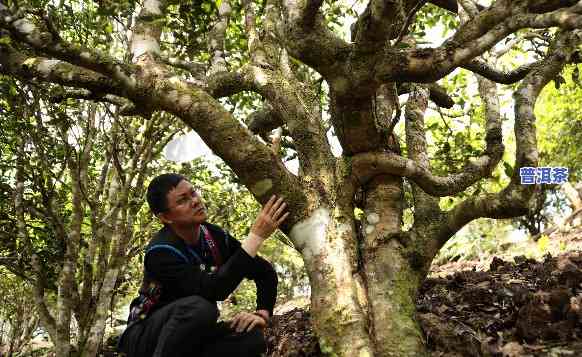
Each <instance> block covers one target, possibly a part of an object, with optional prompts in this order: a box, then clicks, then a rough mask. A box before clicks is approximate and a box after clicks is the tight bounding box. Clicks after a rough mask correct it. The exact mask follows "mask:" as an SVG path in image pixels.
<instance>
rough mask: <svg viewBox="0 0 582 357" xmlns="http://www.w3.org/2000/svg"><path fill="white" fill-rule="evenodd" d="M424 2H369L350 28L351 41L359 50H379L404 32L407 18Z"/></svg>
mask: <svg viewBox="0 0 582 357" xmlns="http://www.w3.org/2000/svg"><path fill="white" fill-rule="evenodd" d="M422 3H424V1H414V2H413V1H385V0H370V2H369V3H368V6H367V7H366V9H365V10H364V12H363V13H362V14H361V15H360V16H359V17H358V20H357V22H356V23H355V24H354V25H353V27H352V41H353V42H355V43H356V46H357V47H358V48H360V49H365V48H367V49H374V47H375V49H379V48H381V47H383V46H384V45H385V44H386V41H387V40H391V39H395V38H396V37H398V36H399V34H401V33H404V32H406V27H408V25H409V23H408V22H409V21H407V20H408V19H409V18H412V17H413V16H414V12H415V10H418V7H419V6H420V5H421V4H422Z"/></svg>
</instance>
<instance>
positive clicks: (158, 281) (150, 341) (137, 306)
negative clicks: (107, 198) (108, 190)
mask: <svg viewBox="0 0 582 357" xmlns="http://www.w3.org/2000/svg"><path fill="white" fill-rule="evenodd" d="M147 201H148V204H149V206H150V209H151V210H152V212H153V213H154V214H155V215H156V216H157V217H158V218H159V219H160V221H161V222H162V223H163V224H164V227H163V228H162V229H161V230H160V231H159V232H158V233H157V234H156V236H155V237H154V238H153V239H152V241H151V242H150V243H149V244H148V246H147V248H146V251H145V258H144V278H143V282H142V286H141V288H140V291H139V293H140V294H139V297H137V298H135V299H134V300H133V301H132V303H131V305H130V316H129V319H128V320H129V322H128V327H127V329H126V330H125V331H124V333H123V335H122V336H121V338H120V341H119V344H118V348H119V350H120V352H123V353H125V354H127V355H128V356H129V357H134V356H136V357H137V356H139V357H149V356H154V357H194V356H205V357H207V356H208V357H210V356H212V357H220V356H241V357H245V356H248V357H256V356H260V354H261V353H262V352H264V351H265V349H266V343H265V340H264V336H263V331H262V330H263V328H264V327H265V326H266V325H267V323H268V321H269V319H270V317H271V315H272V313H273V307H274V305H275V299H276V296H277V275H276V274H275V271H274V270H273V267H272V266H271V264H270V263H269V262H267V261H266V260H264V259H263V258H261V257H259V256H257V251H258V250H259V248H260V247H261V245H262V244H263V243H264V241H265V240H266V239H267V238H269V236H271V234H272V233H273V232H274V231H275V230H276V229H277V227H278V226H279V225H280V224H281V223H282V222H283V221H284V220H285V218H287V216H288V213H285V206H286V204H285V203H284V202H283V200H282V199H281V198H279V199H277V198H276V197H275V196H273V197H271V199H270V200H269V202H267V203H266V204H265V206H264V207H263V209H262V211H261V212H260V214H259V216H258V217H257V218H256V221H255V223H254V224H253V226H252V228H251V230H250V233H249V235H248V237H247V238H246V239H245V240H244V241H242V244H241V242H239V241H238V240H236V239H234V238H233V237H231V236H230V235H229V234H228V233H226V232H224V231H223V230H222V229H220V228H219V227H217V226H215V225H212V224H210V223H207V222H206V218H207V212H206V208H205V206H204V203H203V202H202V199H201V196H200V192H199V191H198V190H197V189H196V188H195V187H194V186H193V185H192V184H191V183H190V182H189V181H188V180H187V179H186V178H184V177H183V176H181V175H178V174H163V175H160V176H158V177H156V178H155V179H153V180H152V182H151V183H150V185H149V187H148V191H147ZM243 278H249V279H252V280H254V281H255V283H256V286H257V310H256V311H255V312H253V313H245V312H241V313H239V314H237V315H236V316H235V317H234V319H233V320H232V321H231V322H230V323H225V322H217V319H218V309H217V306H216V301H220V300H224V299H226V297H227V296H228V295H229V294H230V293H232V292H233V291H234V290H235V289H236V287H237V286H238V285H239V283H240V282H241V281H242V279H243Z"/></svg>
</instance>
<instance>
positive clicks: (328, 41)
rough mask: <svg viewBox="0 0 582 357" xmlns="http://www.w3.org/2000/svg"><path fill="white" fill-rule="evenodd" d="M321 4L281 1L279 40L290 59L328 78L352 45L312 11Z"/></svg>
mask: <svg viewBox="0 0 582 357" xmlns="http://www.w3.org/2000/svg"><path fill="white" fill-rule="evenodd" d="M321 3H322V1H321V0H283V1H282V5H283V16H284V18H285V22H284V24H283V26H282V37H283V40H284V43H285V48H286V49H287V52H288V53H289V54H290V55H291V56H293V57H295V58H298V59H299V60H301V61H302V62H304V63H305V64H307V65H308V66H310V67H311V68H313V69H315V70H316V71H318V72H319V73H321V74H322V75H323V76H324V77H326V78H331V77H333V76H335V75H336V71H337V69H338V66H337V65H338V64H339V62H341V61H342V59H345V58H346V57H347V55H348V54H349V52H350V50H351V47H352V46H351V45H350V44H348V43H346V42H345V41H343V40H342V39H340V38H339V37H338V36H336V34H334V33H333V32H332V31H331V30H330V29H329V28H328V27H327V25H326V24H325V20H324V19H323V16H322V15H321V14H320V13H319V12H317V11H314V10H316V9H318V7H319V5H320V4H321Z"/></svg>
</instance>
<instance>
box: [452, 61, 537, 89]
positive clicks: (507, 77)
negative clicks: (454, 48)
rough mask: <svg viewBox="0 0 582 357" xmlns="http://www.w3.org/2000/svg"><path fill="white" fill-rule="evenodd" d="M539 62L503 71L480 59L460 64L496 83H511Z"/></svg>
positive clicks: (517, 80)
mask: <svg viewBox="0 0 582 357" xmlns="http://www.w3.org/2000/svg"><path fill="white" fill-rule="evenodd" d="M538 64H539V62H533V63H528V64H524V65H522V66H519V67H518V68H516V69H514V70H512V71H509V72H504V71H501V70H498V69H496V68H493V67H491V66H490V65H489V64H488V63H487V62H485V61H483V60H481V59H478V58H476V59H474V60H472V61H471V62H469V63H467V64H465V65H463V66H461V67H463V68H465V69H467V70H469V71H471V72H474V73H477V74H480V75H481V76H483V77H485V78H487V79H489V80H491V81H493V82H497V83H501V84H513V83H516V82H519V81H520V80H522V79H524V78H525V76H526V75H527V74H528V73H529V72H530V71H531V70H532V68H534V67H536V65H538Z"/></svg>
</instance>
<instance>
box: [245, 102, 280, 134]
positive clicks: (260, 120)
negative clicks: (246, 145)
mask: <svg viewBox="0 0 582 357" xmlns="http://www.w3.org/2000/svg"><path fill="white" fill-rule="evenodd" d="M282 125H283V119H281V117H280V116H279V115H278V114H277V112H275V110H274V109H273V108H272V107H271V106H270V105H265V106H263V108H262V109H259V110H257V111H255V112H253V113H251V115H249V118H248V126H249V130H250V131H251V132H252V133H253V134H255V135H266V134H268V133H269V132H270V131H271V130H274V129H277V128H278V127H280V126H282Z"/></svg>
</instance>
